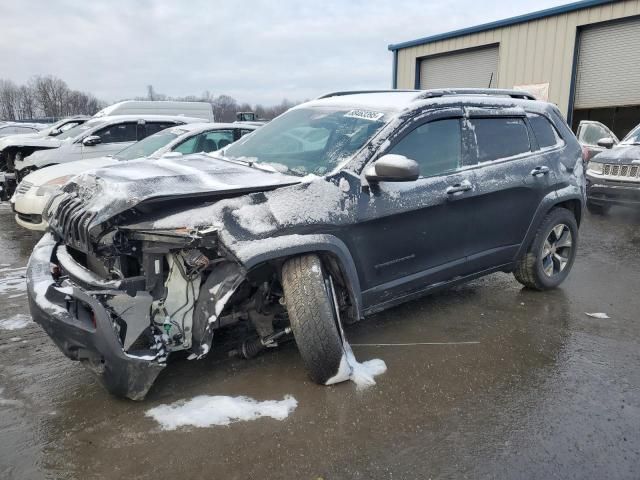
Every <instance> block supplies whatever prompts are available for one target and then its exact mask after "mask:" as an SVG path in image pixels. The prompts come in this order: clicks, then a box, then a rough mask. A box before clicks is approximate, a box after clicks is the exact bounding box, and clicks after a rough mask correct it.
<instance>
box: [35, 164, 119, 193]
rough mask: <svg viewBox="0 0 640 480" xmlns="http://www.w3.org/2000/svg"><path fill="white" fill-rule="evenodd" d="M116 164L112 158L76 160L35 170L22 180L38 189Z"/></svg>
mask: <svg viewBox="0 0 640 480" xmlns="http://www.w3.org/2000/svg"><path fill="white" fill-rule="evenodd" d="M115 163H118V161H117V160H115V159H114V158H112V157H99V158H90V159H87V160H78V161H75V162H68V163H61V164H58V165H51V166H50V167H46V168H42V169H40V170H35V171H34V172H31V173H30V174H29V175H27V176H26V177H25V178H24V180H25V181H26V182H30V183H32V184H33V185H34V186H36V187H39V186H41V185H44V184H45V183H47V182H50V181H51V180H54V179H56V178H59V177H65V176H67V175H78V174H80V173H83V172H86V171H87V170H93V169H96V168H102V167H106V166H109V165H113V164H115Z"/></svg>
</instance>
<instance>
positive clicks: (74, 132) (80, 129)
mask: <svg viewBox="0 0 640 480" xmlns="http://www.w3.org/2000/svg"><path fill="white" fill-rule="evenodd" d="M103 123H104V120H90V121H88V122H86V123H83V124H82V125H78V126H76V127H73V128H70V129H69V130H67V131H65V132H62V133H61V134H60V135H58V136H57V137H56V139H57V140H65V139H67V138H76V137H77V136H78V135H82V134H83V133H84V132H86V131H87V130H89V129H90V128H93V127H96V126H98V125H102V124H103Z"/></svg>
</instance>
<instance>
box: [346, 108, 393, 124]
mask: <svg viewBox="0 0 640 480" xmlns="http://www.w3.org/2000/svg"><path fill="white" fill-rule="evenodd" d="M344 116H345V117H347V118H361V119H363V120H371V121H372V122H375V121H376V120H380V119H381V118H382V117H384V113H382V112H372V111H371V110H350V111H348V112H347V113H345V114H344Z"/></svg>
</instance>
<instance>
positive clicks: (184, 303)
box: [151, 254, 200, 350]
mask: <svg viewBox="0 0 640 480" xmlns="http://www.w3.org/2000/svg"><path fill="white" fill-rule="evenodd" d="M166 259H167V263H168V264H169V273H168V276H167V280H166V281H165V283H164V286H165V293H166V295H165V296H164V298H161V299H159V300H155V301H154V302H153V304H152V306H151V311H152V314H151V318H152V320H153V323H154V325H155V326H156V327H157V328H158V329H160V330H161V331H162V334H163V340H164V341H165V342H166V343H167V345H171V346H172V350H177V349H185V348H189V347H190V346H191V332H192V325H193V311H194V308H195V303H196V300H197V299H198V294H199V292H200V275H199V274H191V275H189V274H187V272H186V271H185V265H184V263H183V257H182V255H178V254H169V255H167V256H166ZM177 347H180V348H177Z"/></svg>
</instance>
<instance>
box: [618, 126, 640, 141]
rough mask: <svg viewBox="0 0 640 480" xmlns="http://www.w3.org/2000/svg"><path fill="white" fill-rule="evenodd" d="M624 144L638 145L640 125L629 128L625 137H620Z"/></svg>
mask: <svg viewBox="0 0 640 480" xmlns="http://www.w3.org/2000/svg"><path fill="white" fill-rule="evenodd" d="M621 143H624V144H626V145H640V125H638V126H637V127H636V128H634V129H633V130H631V131H630V132H629V133H628V134H627V136H626V137H624V138H623V139H622V142H621Z"/></svg>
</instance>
